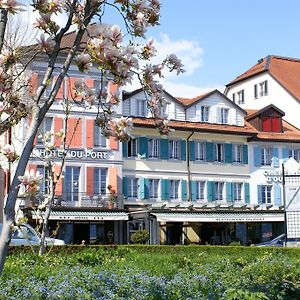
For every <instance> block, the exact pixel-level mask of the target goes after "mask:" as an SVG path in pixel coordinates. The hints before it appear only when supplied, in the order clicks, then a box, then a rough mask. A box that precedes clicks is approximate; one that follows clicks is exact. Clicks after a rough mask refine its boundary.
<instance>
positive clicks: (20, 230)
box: [12, 226, 37, 240]
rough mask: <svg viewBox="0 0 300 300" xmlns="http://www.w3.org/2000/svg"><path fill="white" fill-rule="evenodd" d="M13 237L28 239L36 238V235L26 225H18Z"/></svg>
mask: <svg viewBox="0 0 300 300" xmlns="http://www.w3.org/2000/svg"><path fill="white" fill-rule="evenodd" d="M12 238H13V239H28V240H36V239H37V238H36V235H35V234H34V232H32V231H31V230H30V228H27V227H25V226H18V227H16V228H15V230H14V231H13V233H12Z"/></svg>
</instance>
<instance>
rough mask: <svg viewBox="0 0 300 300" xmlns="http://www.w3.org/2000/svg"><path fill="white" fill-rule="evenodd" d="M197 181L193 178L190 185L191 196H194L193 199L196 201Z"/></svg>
mask: <svg viewBox="0 0 300 300" xmlns="http://www.w3.org/2000/svg"><path fill="white" fill-rule="evenodd" d="M196 185H197V182H196V181H194V180H191V182H190V186H191V197H192V201H196V199H197V195H196V191H197V187H196Z"/></svg>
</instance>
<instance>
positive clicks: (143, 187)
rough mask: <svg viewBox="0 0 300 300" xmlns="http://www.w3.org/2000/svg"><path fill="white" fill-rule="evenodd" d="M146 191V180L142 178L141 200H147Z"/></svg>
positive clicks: (140, 185)
mask: <svg viewBox="0 0 300 300" xmlns="http://www.w3.org/2000/svg"><path fill="white" fill-rule="evenodd" d="M145 190H146V189H145V178H143V177H142V178H140V179H139V191H140V197H139V198H140V199H141V200H144V199H146V197H145V196H146V191H145Z"/></svg>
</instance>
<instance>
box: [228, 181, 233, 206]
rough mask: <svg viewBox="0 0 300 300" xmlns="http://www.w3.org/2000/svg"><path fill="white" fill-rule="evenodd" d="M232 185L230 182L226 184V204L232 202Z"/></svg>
mask: <svg viewBox="0 0 300 300" xmlns="http://www.w3.org/2000/svg"><path fill="white" fill-rule="evenodd" d="M232 190H233V183H232V182H226V200H227V202H233V194H232Z"/></svg>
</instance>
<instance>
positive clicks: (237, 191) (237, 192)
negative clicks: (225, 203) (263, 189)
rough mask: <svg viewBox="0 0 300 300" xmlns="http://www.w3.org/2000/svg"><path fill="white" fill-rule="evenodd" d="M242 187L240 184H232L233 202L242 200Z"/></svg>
mask: <svg viewBox="0 0 300 300" xmlns="http://www.w3.org/2000/svg"><path fill="white" fill-rule="evenodd" d="M242 187H243V184H242V183H240V182H235V183H233V200H234V201H241V200H242Z"/></svg>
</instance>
